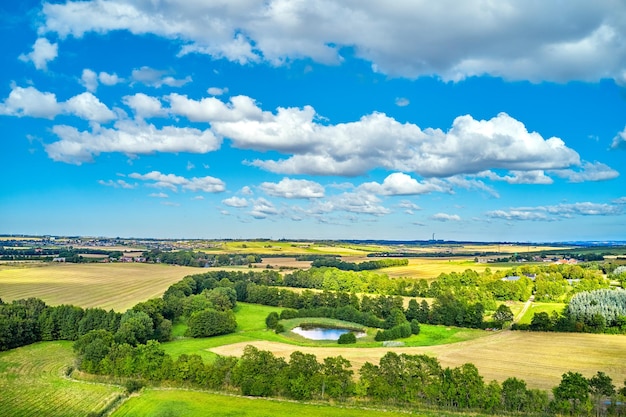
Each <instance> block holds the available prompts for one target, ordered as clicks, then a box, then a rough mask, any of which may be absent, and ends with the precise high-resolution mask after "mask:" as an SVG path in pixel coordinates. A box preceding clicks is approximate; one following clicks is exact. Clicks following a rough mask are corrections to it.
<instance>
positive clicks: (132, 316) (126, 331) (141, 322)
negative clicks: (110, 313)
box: [115, 310, 154, 346]
mask: <svg viewBox="0 0 626 417" xmlns="http://www.w3.org/2000/svg"><path fill="white" fill-rule="evenodd" d="M153 335H154V328H153V324H152V319H151V318H150V316H149V315H147V314H146V313H144V312H143V311H135V310H128V311H127V312H126V313H124V315H122V318H121V319H120V327H119V328H118V329H117V332H116V333H115V341H116V342H117V343H128V344H129V345H132V346H136V345H138V344H145V343H146V342H147V341H148V339H152V338H153Z"/></svg>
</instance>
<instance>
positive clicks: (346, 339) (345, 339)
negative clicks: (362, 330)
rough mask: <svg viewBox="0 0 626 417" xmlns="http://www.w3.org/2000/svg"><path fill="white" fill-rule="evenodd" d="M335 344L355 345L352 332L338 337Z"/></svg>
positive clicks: (354, 337)
mask: <svg viewBox="0 0 626 417" xmlns="http://www.w3.org/2000/svg"><path fill="white" fill-rule="evenodd" d="M337 343H339V344H340V345H347V344H350V343H356V336H355V335H354V333H352V332H348V333H344V334H342V335H341V336H339V339H338V340H337Z"/></svg>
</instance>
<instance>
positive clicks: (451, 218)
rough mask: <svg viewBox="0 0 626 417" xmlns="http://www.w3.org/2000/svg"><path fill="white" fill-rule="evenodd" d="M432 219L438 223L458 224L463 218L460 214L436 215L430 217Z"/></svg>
mask: <svg viewBox="0 0 626 417" xmlns="http://www.w3.org/2000/svg"><path fill="white" fill-rule="evenodd" d="M430 219H431V220H435V221H438V222H458V221H461V216H459V215H458V214H447V213H436V214H433V215H432V216H430Z"/></svg>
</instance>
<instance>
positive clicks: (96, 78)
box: [80, 68, 124, 93]
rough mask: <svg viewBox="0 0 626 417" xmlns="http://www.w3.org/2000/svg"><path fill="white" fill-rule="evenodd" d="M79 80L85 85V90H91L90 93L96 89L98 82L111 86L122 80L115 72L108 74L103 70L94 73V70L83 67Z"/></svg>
mask: <svg viewBox="0 0 626 417" xmlns="http://www.w3.org/2000/svg"><path fill="white" fill-rule="evenodd" d="M80 80H81V84H82V85H84V86H85V88H86V89H87V91H91V92H92V93H93V92H95V91H96V90H97V89H98V82H100V83H102V84H104V85H107V86H111V85H115V84H118V83H121V82H122V81H124V80H123V79H122V78H120V77H118V76H117V74H109V73H106V72H103V71H101V72H100V74H96V72H95V71H93V70H90V69H89V68H85V69H84V70H83V74H82V76H81V78H80Z"/></svg>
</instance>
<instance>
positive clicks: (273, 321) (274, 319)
mask: <svg viewBox="0 0 626 417" xmlns="http://www.w3.org/2000/svg"><path fill="white" fill-rule="evenodd" d="M283 311H284V310H283ZM278 320H279V317H278V313H277V312H275V311H272V312H271V313H270V314H268V315H267V317H266V318H265V325H266V326H267V328H268V329H275V328H276V325H277V324H278Z"/></svg>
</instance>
